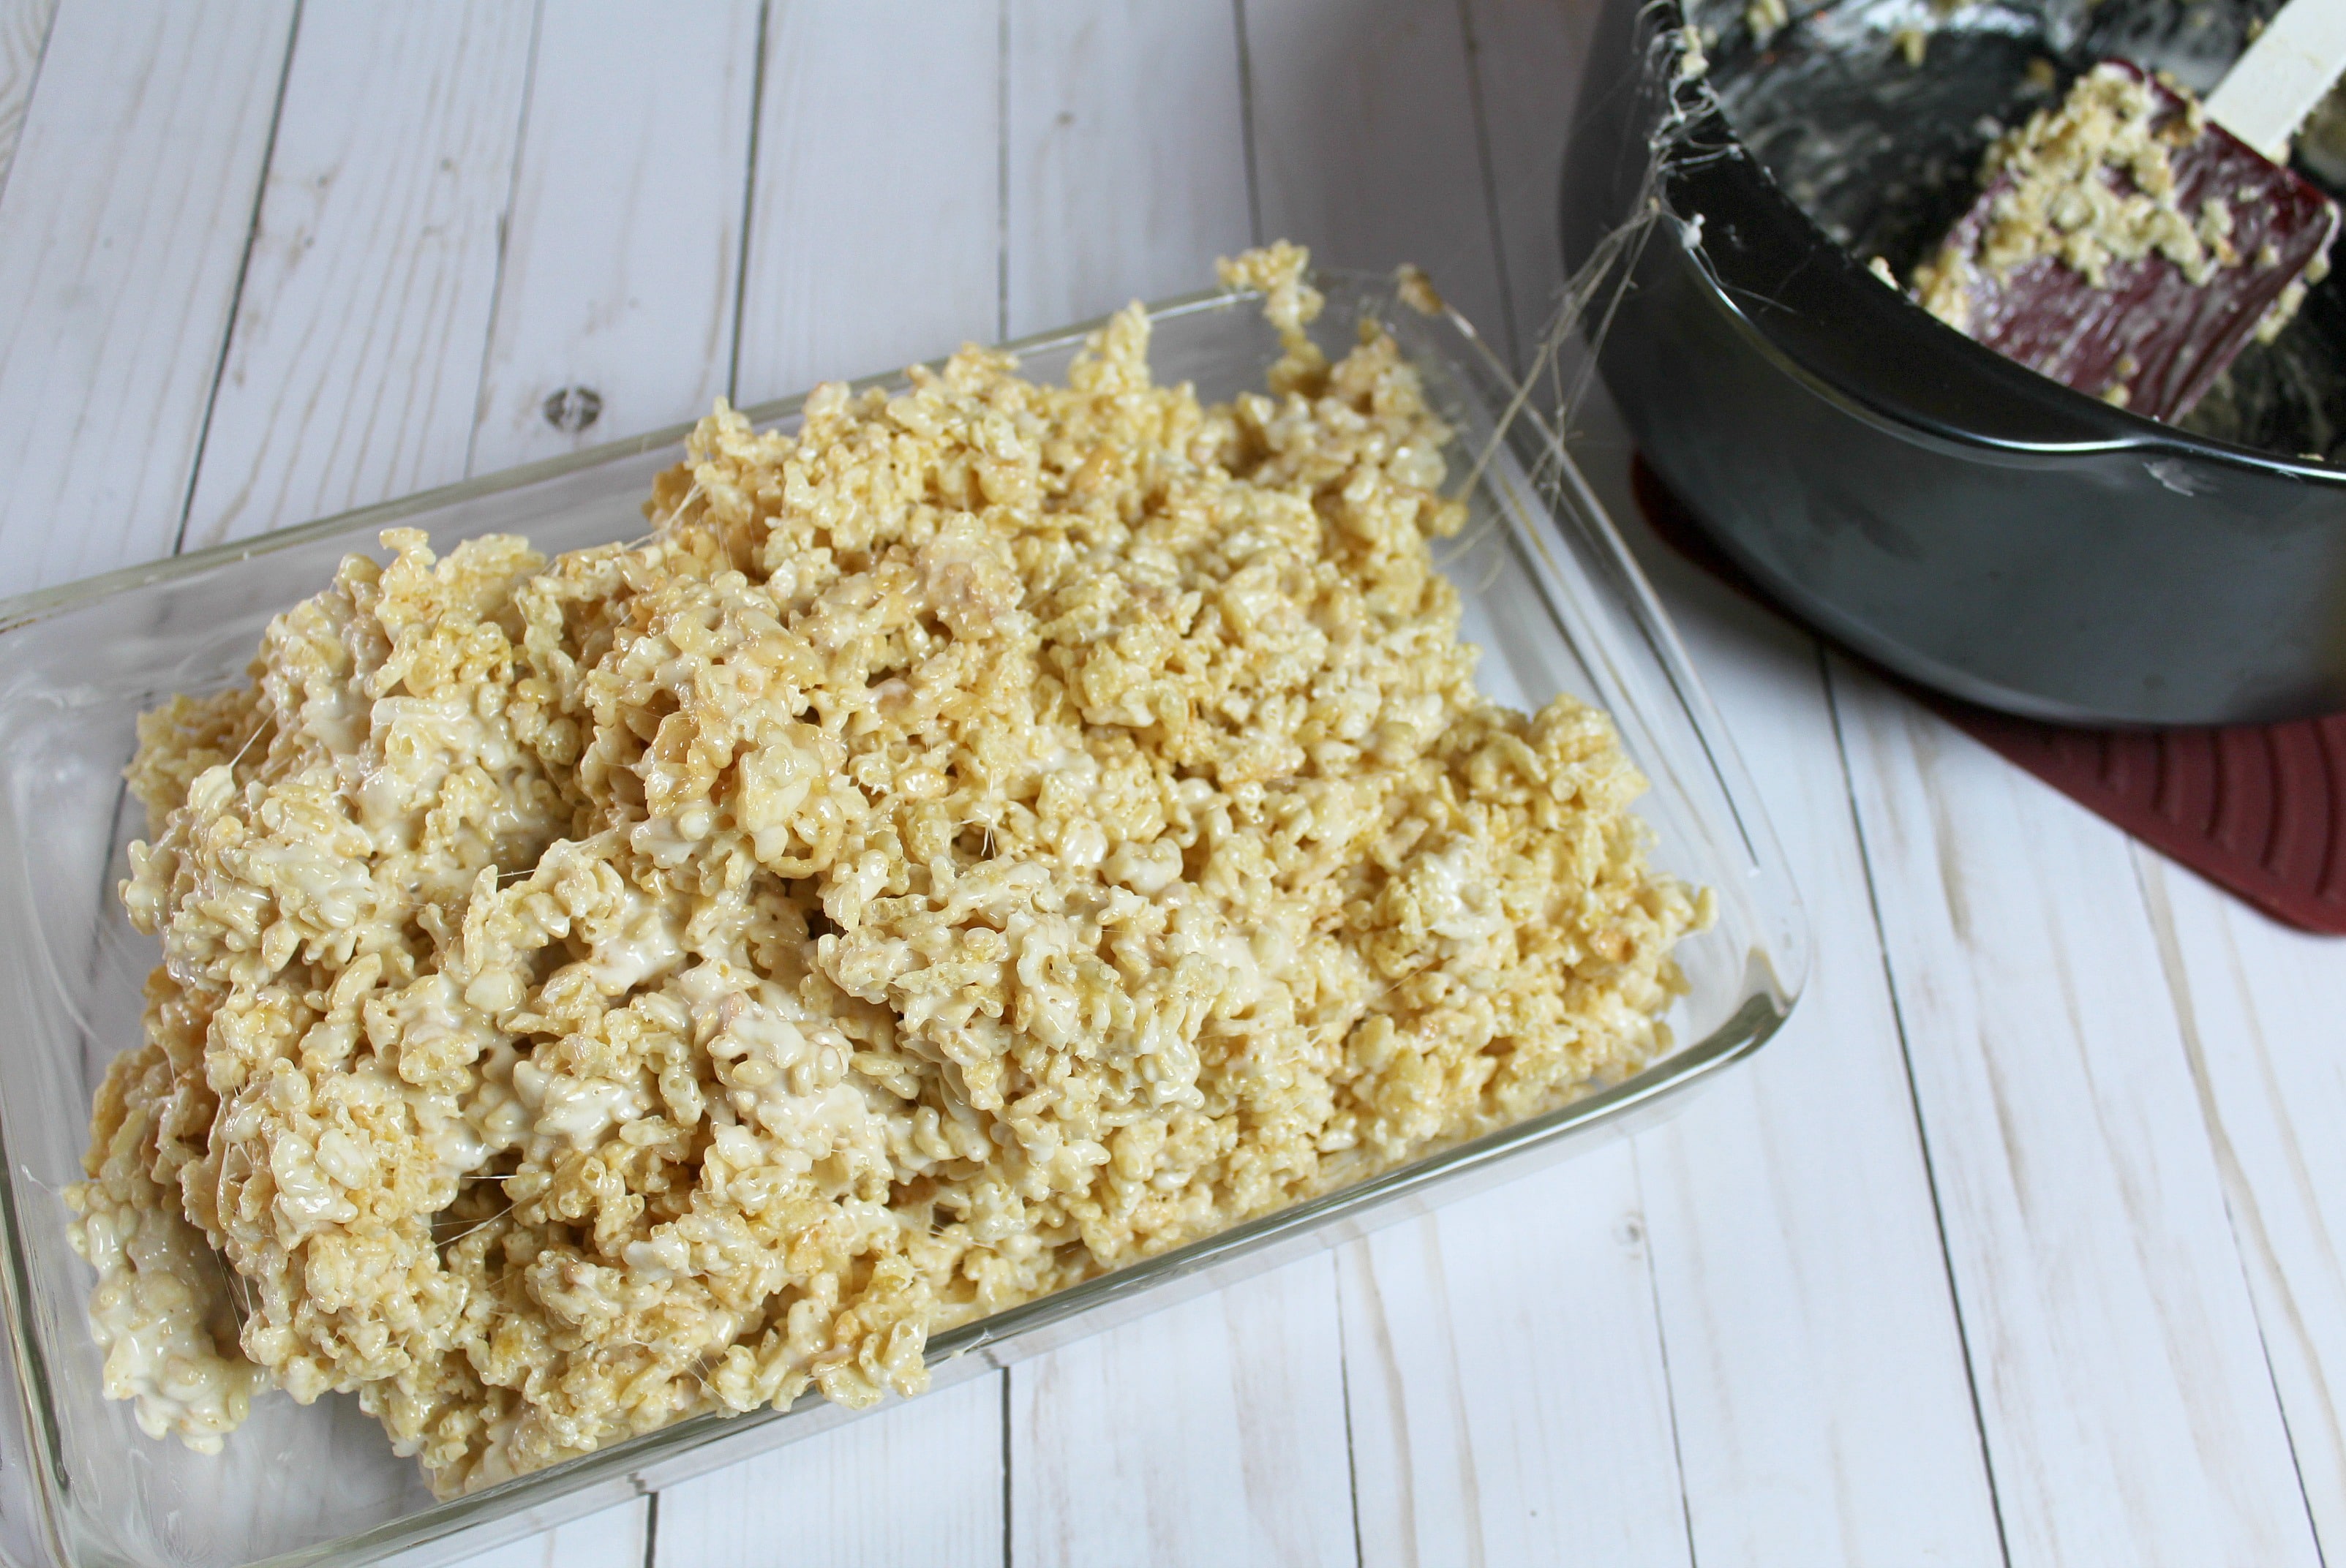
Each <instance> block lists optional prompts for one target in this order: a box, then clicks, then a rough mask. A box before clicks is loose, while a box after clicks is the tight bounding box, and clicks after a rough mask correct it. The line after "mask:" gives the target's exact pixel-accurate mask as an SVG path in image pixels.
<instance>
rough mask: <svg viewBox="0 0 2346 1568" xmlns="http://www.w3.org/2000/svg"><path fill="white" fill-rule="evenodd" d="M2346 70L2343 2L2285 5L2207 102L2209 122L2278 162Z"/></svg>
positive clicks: (2299, 0)
mask: <svg viewBox="0 0 2346 1568" xmlns="http://www.w3.org/2000/svg"><path fill="white" fill-rule="evenodd" d="M2341 71H2346V0H2289V4H2288V5H2284V6H2282V7H2281V8H2280V11H2279V12H2278V13H2277V14H2276V15H2274V17H2273V19H2272V20H2271V21H2270V22H2268V23H2267V24H2265V30H2264V31H2263V32H2262V33H2259V34H2258V35H2257V39H2256V42H2254V43H2252V44H2250V45H2249V46H2248V49H2247V50H2246V52H2244V53H2243V54H2242V55H2241V56H2240V57H2239V59H2238V60H2237V61H2235V62H2233V65H2232V68H2231V71H2230V72H2229V74H2228V75H2226V76H2225V77H2224V80H2223V83H2222V85H2221V86H2219V87H2217V89H2216V90H2215V91H2214V92H2213V93H2211V94H2209V95H2208V118H2209V119H2211V120H2214V121H2215V122H2216V123H2217V124H2218V125H2219V126H2222V127H2224V128H2225V129H2226V130H2228V131H2230V132H2231V133H2232V134H2233V135H2234V136H2236V137H2239V138H2240V139H2241V140H2242V141H2244V142H2247V143H2248V144H2249V146H2250V147H2252V148H2256V149H2257V150H2258V151H2259V152H2260V153H2263V154H2264V155H2265V156H2266V157H2267V158H2273V159H2276V160H2278V159H2279V158H2281V156H2282V155H2283V153H2284V152H2285V151H2286V149H2287V148H2288V146H2289V138H2290V137H2292V136H2294V135H2296V134H2297V127H2298V126H2299V125H2300V123H2302V122H2303V120H2304V119H2305V117H2306V116H2307V115H2309V114H2311V113H2312V112H2313V106H2314V105H2316V104H2318V103H2320V102H2321V97H2322V95H2323V94H2325V93H2327V92H2328V91H2329V90H2330V87H2331V83H2333V82H2335V81H2337V79H2338V76H2339V73H2340V72H2341Z"/></svg>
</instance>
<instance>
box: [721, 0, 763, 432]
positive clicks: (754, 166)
mask: <svg viewBox="0 0 2346 1568" xmlns="http://www.w3.org/2000/svg"><path fill="white" fill-rule="evenodd" d="M772 15H773V0H758V46H757V48H758V56H757V58H756V60H754V61H753V62H752V63H751V65H750V156H749V157H748V158H746V159H745V160H744V161H743V164H742V168H741V239H740V244H739V255H737V256H736V257H735V258H734V261H733V345H732V356H731V358H730V359H729V360H728V361H727V362H726V367H725V401H726V402H729V403H734V404H737V405H738V404H739V402H740V401H741V308H742V304H743V302H744V296H745V295H747V294H748V292H749V289H750V230H751V229H752V227H753V220H754V219H756V217H757V210H756V209H757V205H758V132H759V127H760V126H762V125H763V124H764V123H765V119H766V49H767V42H766V40H767V37H768V32H767V26H766V25H767V23H768V22H769V21H770V19H771V17H772Z"/></svg>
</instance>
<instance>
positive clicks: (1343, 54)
mask: <svg viewBox="0 0 2346 1568" xmlns="http://www.w3.org/2000/svg"><path fill="white" fill-rule="evenodd" d="M1245 9H1246V40H1247V66H1248V77H1249V80H1248V89H1249V90H1248V96H1247V105H1248V110H1249V115H1248V118H1249V121H1250V124H1251V126H1252V128H1253V146H1254V178H1255V199H1256V209H1257V212H1258V214H1259V217H1260V229H1261V235H1260V237H1261V238H1263V239H1281V238H1283V239H1293V240H1296V241H1298V242H1299V243H1301V244H1305V245H1309V246H1310V247H1311V257H1312V260H1314V261H1316V262H1319V263H1321V264H1322V265H1325V266H1334V267H1355V268H1361V269H1364V270H1370V271H1379V272H1382V271H1387V270H1391V269H1392V268H1393V267H1395V266H1397V265H1399V264H1400V263H1402V262H1404V261H1407V262H1413V263H1415V264H1416V265H1418V266H1420V267H1423V268H1424V269H1425V270H1426V271H1427V272H1428V273H1429V274H1431V275H1432V277H1433V281H1434V283H1435V285H1436V286H1437V287H1439V288H1440V289H1441V290H1442V291H1443V294H1444V295H1445V296H1446V297H1447V298H1448V299H1449V300H1450V302H1451V303H1452V304H1454V305H1455V306H1457V307H1458V308H1459V310H1461V311H1464V312H1465V315H1466V318H1467V320H1469V321H1473V322H1474V324H1475V325H1476V327H1477V328H1479V329H1480V330H1481V331H1483V332H1484V333H1485V334H1486V335H1489V336H1491V337H1492V339H1493V341H1494V342H1496V343H1498V344H1499V345H1501V349H1502V351H1505V343H1506V335H1505V334H1506V327H1505V322H1504V321H1503V320H1502V313H1503V312H1502V310H1501V303H1500V288H1499V271H1498V264H1497V260H1496V249H1495V246H1494V243H1493V241H1494V222H1493V213H1492V206H1491V201H1490V199H1489V198H1490V191H1489V189H1488V188H1487V183H1486V181H1485V179H1484V175H1485V172H1486V170H1485V168H1484V162H1483V158H1482V157H1481V150H1480V148H1479V146H1478V137H1477V136H1476V134H1475V133H1476V129H1477V127H1476V125H1475V118H1474V115H1473V114H1472V113H1461V112H1460V110H1461V107H1462V106H1471V105H1472V103H1473V100H1474V88H1473V85H1472V84H1471V83H1470V81H1469V79H1468V74H1467V62H1466V33H1465V29H1464V26H1463V25H1462V23H1463V13H1462V12H1461V11H1460V9H1459V8H1458V7H1457V6H1455V5H1429V4H1426V0H1367V3H1364V0H1247V4H1246V8H1245Z"/></svg>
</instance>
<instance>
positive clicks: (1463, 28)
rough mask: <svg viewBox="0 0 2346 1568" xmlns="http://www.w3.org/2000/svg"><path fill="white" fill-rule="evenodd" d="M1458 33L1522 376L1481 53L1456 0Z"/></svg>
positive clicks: (1496, 260) (1464, 0) (1502, 319)
mask: <svg viewBox="0 0 2346 1568" xmlns="http://www.w3.org/2000/svg"><path fill="white" fill-rule="evenodd" d="M1458 31H1459V35H1460V36H1461V37H1463V38H1464V41H1465V45H1466V107H1467V114H1468V116H1469V117H1470V118H1471V119H1472V121H1473V123H1474V158H1475V161H1476V162H1477V163H1478V164H1479V165H1480V166H1481V168H1482V171H1483V205H1484V208H1485V209H1487V210H1488V212H1489V214H1490V222H1491V260H1492V264H1493V265H1494V266H1495V267H1496V268H1497V269H1498V272H1499V298H1500V300H1502V301H1504V302H1505V309H1504V310H1502V311H1500V312H1499V326H1500V329H1501V330H1502V331H1505V333H1506V334H1507V363H1508V364H1510V365H1512V366H1514V367H1515V373H1516V374H1517V375H1522V374H1524V373H1525V365H1524V345H1523V338H1522V334H1521V332H1520V331H1519V330H1518V328H1517V325H1516V321H1515V280H1514V279H1513V278H1511V277H1510V276H1509V275H1508V272H1507V231H1506V223H1505V219H1504V218H1503V217H1502V216H1501V214H1500V209H1499V171H1498V165H1497V164H1496V163H1495V162H1494V160H1493V158H1492V154H1491V117H1490V114H1489V112H1488V111H1487V110H1486V109H1485V107H1484V103H1483V51H1482V48H1481V47H1480V46H1479V45H1478V44H1477V42H1476V40H1475V36H1474V10H1473V7H1472V6H1471V5H1470V4H1469V0H1458Z"/></svg>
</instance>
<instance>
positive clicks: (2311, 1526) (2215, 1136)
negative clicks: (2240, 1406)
mask: <svg viewBox="0 0 2346 1568" xmlns="http://www.w3.org/2000/svg"><path fill="white" fill-rule="evenodd" d="M2127 851H2128V858H2129V859H2130V860H2132V862H2133V865H2134V876H2135V891H2136V893H2137V896H2138V897H2140V898H2141V900H2142V906H2143V912H2144V914H2145V915H2147V917H2148V919H2149V921H2150V930H2151V937H2152V940H2153V941H2155V942H2157V945H2158V967H2159V970H2160V972H2161V976H2162V978H2163V979H2164V980H2165V981H2166V983H2167V994H2168V1000H2169V1002H2170V1003H2171V1004H2172V1005H2173V1007H2174V1009H2175V1022H2176V1033H2177V1035H2178V1038H2179V1039H2180V1041H2181V1043H2182V1046H2183V1056H2184V1063H2185V1065H2186V1066H2187V1067H2188V1069H2189V1070H2190V1073H2191V1088H2192V1093H2193V1094H2194V1095H2196V1096H2197V1097H2198V1102H2199V1116H2200V1120H2201V1121H2203V1122H2204V1123H2206V1124H2207V1127H2208V1145H2209V1146H2210V1148H2211V1149H2212V1150H2213V1151H2214V1153H2215V1156H2216V1168H2217V1169H2218V1170H2219V1172H2220V1173H2222V1176H2223V1184H2222V1194H2221V1196H2222V1197H2223V1200H2224V1220H2225V1223H2226V1224H2227V1225H2228V1226H2229V1227H2230V1228H2231V1233H2232V1249H2233V1252H2234V1254H2235V1256H2236V1257H2238V1259H2239V1265H2240V1277H2241V1282H2242V1284H2243V1285H2245V1286H2246V1287H2247V1288H2248V1295H2249V1318H2250V1320H2251V1321H2252V1322H2254V1323H2255V1325H2256V1329H2257V1353H2258V1354H2259V1356H2261V1357H2263V1359H2264V1367H2265V1377H2266V1379H2267V1380H2269V1381H2270V1383H2271V1384H2272V1393H2273V1405H2274V1407H2275V1408H2276V1409H2277V1410H2280V1430H2281V1435H2282V1437H2283V1438H2284V1439H2286V1440H2287V1441H2288V1443H2289V1462H2290V1468H2291V1470H2292V1471H2293V1472H2294V1473H2295V1475H2296V1477H2297V1492H2298V1498H2299V1501H2300V1502H2302V1503H2303V1504H2304V1507H2305V1522H2306V1528H2307V1529H2308V1530H2309V1531H2310V1532H2312V1535H2313V1549H2314V1553H2315V1554H2316V1555H2317V1556H2320V1557H2321V1559H2322V1560H2323V1561H2324V1562H2325V1563H2326V1562H2327V1561H2328V1560H2329V1553H2328V1551H2327V1549H2326V1545H2325V1543H2323V1541H2322V1539H2321V1520H2320V1518H2319V1517H2318V1516H2317V1515H2316V1513H2315V1512H2314V1508H2313V1493H2312V1491H2311V1489H2310V1487H2308V1486H2307V1484H2306V1480H2305V1461H2304V1460H2303V1459H2302V1458H2301V1457H2300V1454H2299V1452H2298V1442H2297V1431H2296V1428H2295V1426H2294V1425H2293V1424H2292V1422H2291V1420H2290V1409H2289V1400H2287V1399H2286V1398H2284V1397H2283V1395H2282V1392H2281V1386H2280V1373H2279V1372H2278V1371H2277V1370H2276V1369H2274V1366H2273V1356H2272V1339H2271V1335H2270V1333H2269V1331H2268V1330H2267V1329H2266V1328H2265V1319H2264V1304H2263V1302H2262V1301H2261V1300H2259V1298H2258V1292H2257V1289H2256V1280H2255V1278H2254V1275H2253V1272H2252V1270H2251V1269H2250V1268H2249V1257H2248V1246H2247V1243H2246V1241H2245V1240H2244V1238H2243V1237H2242V1236H2241V1234H2240V1232H2241V1225H2242V1217H2241V1213H2240V1208H2241V1206H2242V1205H2245V1206H2246V1207H2247V1209H2248V1216H2247V1223H2248V1225H2249V1227H2251V1228H2253V1229H2254V1230H2255V1231H2256V1232H2257V1233H2258V1235H2257V1245H2258V1247H2259V1249H2260V1250H2261V1251H2263V1252H2264V1253H2265V1254H2266V1255H2267V1256H2270V1254H2271V1252H2272V1244H2271V1241H2270V1239H2269V1238H2268V1237H2266V1236H2265V1235H2264V1219H2263V1216H2262V1214H2261V1213H2260V1212H2259V1209H2258V1207H2257V1203H2256V1194H2255V1193H2254V1192H2253V1191H2252V1190H2250V1188H2249V1182H2248V1177H2247V1175H2246V1173H2245V1172H2244V1171H2243V1170H2242V1168H2241V1166H2240V1159H2239V1151H2237V1150H2236V1149H2235V1148H2234V1147H2233V1146H2232V1139H2231V1134H2230V1133H2229V1130H2228V1129H2227V1128H2226V1127H2225V1125H2224V1121H2223V1117H2222V1115H2220V1114H2219V1111H2218V1108H2217V1105H2216V1088H2215V1084H2214V1081H2213V1079H2212V1078H2211V1077H2210V1075H2209V1074H2208V1054H2207V1050H2206V1048H2205V1046H2204V1045H2203V1044H2202V1043H2201V1040H2200V1034H2199V1013H2198V1008H2197V1007H2195V1006H2194V1005H2193V1004H2192V1000H2191V979H2190V975H2189V973H2188V971H2187V969H2186V967H2185V964H2184V962H2183V948H2182V943H2181V942H2180V941H2179V940H2178V937H2177V935H2176V931H2175V910H2174V906H2173V904H2172V903H2171V902H2170V901H2169V900H2168V894H2167V888H2166V882H2165V871H2164V870H2163V869H2160V868H2157V867H2156V866H2154V865H2153V864H2151V863H2150V862H2149V860H2148V857H2149V856H2151V855H2152V854H2154V853H2155V852H2156V851H2154V850H2150V849H2148V848H2147V846H2145V845H2144V844H2142V843H2141V842H2140V841H2139V840H2137V841H2134V842H2130V843H2129V844H2128V845H2127Z"/></svg>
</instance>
